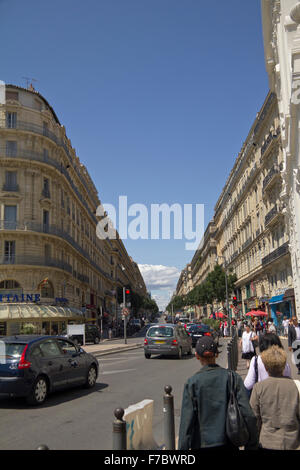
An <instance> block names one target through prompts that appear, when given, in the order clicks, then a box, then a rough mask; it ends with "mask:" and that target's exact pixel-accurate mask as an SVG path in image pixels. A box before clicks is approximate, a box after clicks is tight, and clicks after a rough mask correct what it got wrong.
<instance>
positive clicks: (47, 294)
mask: <svg viewBox="0 0 300 470" xmlns="http://www.w3.org/2000/svg"><path fill="white" fill-rule="evenodd" d="M39 288H40V289H41V297H42V298H47V299H53V298H54V289H53V285H52V283H51V282H50V281H49V280H48V279H45V280H44V281H42V282H41V284H40V285H39Z"/></svg>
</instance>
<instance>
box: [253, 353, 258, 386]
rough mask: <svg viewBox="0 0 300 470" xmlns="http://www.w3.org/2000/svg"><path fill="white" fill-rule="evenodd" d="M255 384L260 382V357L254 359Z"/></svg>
mask: <svg viewBox="0 0 300 470" xmlns="http://www.w3.org/2000/svg"><path fill="white" fill-rule="evenodd" d="M254 370H255V383H256V382H258V356H255V359H254Z"/></svg>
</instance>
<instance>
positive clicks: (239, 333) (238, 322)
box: [237, 318, 243, 338]
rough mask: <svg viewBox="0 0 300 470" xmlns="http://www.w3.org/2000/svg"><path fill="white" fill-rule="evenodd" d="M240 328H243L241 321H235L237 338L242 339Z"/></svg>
mask: <svg viewBox="0 0 300 470" xmlns="http://www.w3.org/2000/svg"><path fill="white" fill-rule="evenodd" d="M242 326H243V322H242V320H241V319H240V318H239V319H238V321H237V329H238V337H239V338H241V337H242Z"/></svg>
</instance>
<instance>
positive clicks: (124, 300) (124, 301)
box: [123, 287, 127, 344]
mask: <svg viewBox="0 0 300 470" xmlns="http://www.w3.org/2000/svg"><path fill="white" fill-rule="evenodd" d="M125 309H126V297H125V287H123V318H124V320H123V321H124V342H125V344H127V331H126V327H127V321H126V318H127V317H126V315H125Z"/></svg>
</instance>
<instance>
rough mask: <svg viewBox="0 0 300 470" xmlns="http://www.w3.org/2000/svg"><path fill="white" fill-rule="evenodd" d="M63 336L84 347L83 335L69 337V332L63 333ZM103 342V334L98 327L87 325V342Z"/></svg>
mask: <svg viewBox="0 0 300 470" xmlns="http://www.w3.org/2000/svg"><path fill="white" fill-rule="evenodd" d="M62 336H65V337H66V338H69V339H71V340H72V341H74V343H75V344H80V345H82V336H81V335H70V336H68V334H67V330H64V331H63V332H62ZM100 340H101V332H100V330H99V328H98V326H96V325H88V324H87V323H86V325H85V342H86V343H94V344H99V343H100Z"/></svg>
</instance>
